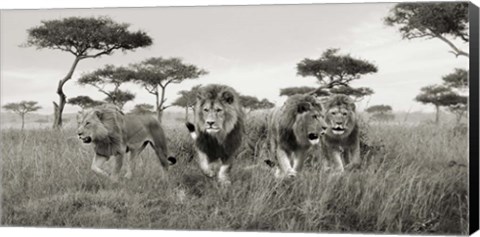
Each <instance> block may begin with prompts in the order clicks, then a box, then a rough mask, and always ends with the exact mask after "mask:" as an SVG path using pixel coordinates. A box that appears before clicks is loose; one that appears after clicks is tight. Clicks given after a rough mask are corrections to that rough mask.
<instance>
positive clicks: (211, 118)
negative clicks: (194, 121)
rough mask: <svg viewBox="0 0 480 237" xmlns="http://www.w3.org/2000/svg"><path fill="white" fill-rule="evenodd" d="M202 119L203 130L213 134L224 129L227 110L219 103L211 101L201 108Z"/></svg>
mask: <svg viewBox="0 0 480 237" xmlns="http://www.w3.org/2000/svg"><path fill="white" fill-rule="evenodd" d="M201 110H202V111H201V112H200V113H201V115H202V116H201V117H200V118H203V119H202V120H203V123H202V124H203V125H204V128H203V130H204V131H206V132H207V133H210V134H213V133H217V132H219V131H220V130H223V129H224V126H223V125H224V121H225V108H224V106H223V105H222V104H221V103H219V102H218V101H209V102H207V103H205V104H204V106H203V107H202V108H201Z"/></svg>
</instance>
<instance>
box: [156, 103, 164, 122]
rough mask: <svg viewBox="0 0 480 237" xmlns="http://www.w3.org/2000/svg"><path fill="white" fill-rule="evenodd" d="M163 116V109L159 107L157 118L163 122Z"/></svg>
mask: <svg viewBox="0 0 480 237" xmlns="http://www.w3.org/2000/svg"><path fill="white" fill-rule="evenodd" d="M162 116H163V110H161V109H160V107H159V109H157V120H158V121H159V122H160V123H162Z"/></svg>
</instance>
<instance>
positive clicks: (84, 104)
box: [67, 95, 103, 110]
mask: <svg viewBox="0 0 480 237" xmlns="http://www.w3.org/2000/svg"><path fill="white" fill-rule="evenodd" d="M67 103H69V104H71V105H77V106H80V108H82V110H85V109H88V108H92V107H95V106H98V105H101V104H103V102H102V101H98V100H94V99H92V98H90V97H88V96H83V95H79V96H77V97H72V98H69V99H68V102H67Z"/></svg>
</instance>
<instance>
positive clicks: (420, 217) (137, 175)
mask: <svg viewBox="0 0 480 237" xmlns="http://www.w3.org/2000/svg"><path fill="white" fill-rule="evenodd" d="M250 116H251V118H250V119H249V121H252V122H249V123H248V124H247V126H249V127H247V129H246V131H247V136H248V138H249V140H247V141H246V145H245V147H244V148H245V150H248V149H249V148H250V149H251V150H249V152H243V153H242V154H241V155H240V156H239V157H238V158H237V160H236V165H235V166H234V168H233V170H232V181H233V183H232V186H231V187H229V188H227V189H223V188H221V187H219V186H218V185H217V184H216V182H214V180H211V179H208V178H205V177H204V176H203V175H201V173H200V171H199V169H198V168H197V166H196V164H195V162H194V161H192V158H193V156H194V149H193V144H192V142H191V141H190V139H189V137H188V134H187V132H186V129H184V128H183V125H182V123H181V122H177V121H170V122H168V121H167V123H166V124H165V125H164V126H165V127H167V129H166V134H167V137H168V140H169V148H170V150H171V151H172V153H174V154H175V155H176V157H177V158H178V163H177V164H176V165H175V166H172V167H170V169H169V173H168V175H167V177H166V178H162V177H163V176H162V173H161V169H160V165H159V162H158V160H156V158H155V156H154V153H153V151H152V150H151V149H147V150H145V151H144V153H142V154H141V155H140V157H139V158H138V160H137V161H136V162H137V165H136V168H135V170H134V172H133V174H134V177H133V179H132V180H125V179H123V180H121V182H120V183H118V184H113V183H111V182H109V181H108V180H106V179H104V178H102V177H98V176H97V175H95V174H94V173H93V172H92V171H91V170H90V162H91V157H92V156H93V151H92V149H91V148H90V147H89V146H86V145H83V144H81V143H80V142H79V141H77V139H76V138H75V134H74V131H73V130H66V131H63V132H59V131H52V130H48V129H45V130H26V131H24V132H21V131H19V130H3V131H2V132H1V139H2V140H1V143H2V153H1V154H2V156H1V157H2V163H1V164H2V167H1V168H2V192H1V193H2V216H1V217H2V220H1V223H2V225H9V226H56V227H94V228H155V229H189V230H198V229H202V230H247V231H253V230H256V231H258V230H262V231H295V232H374V233H385V232H388V233H436V234H467V230H468V192H467V190H468V170H467V166H468V156H467V154H468V139H467V137H466V136H458V135H454V134H453V133H452V132H451V129H449V128H448V127H445V126H439V127H436V126H427V125H424V126H404V125H402V124H397V125H388V126H387V125H369V126H365V127H364V131H363V132H364V134H365V138H363V139H364V140H368V141H367V143H368V144H370V145H371V144H373V145H374V146H376V147H378V149H376V150H375V152H366V153H365V151H364V153H362V154H365V156H367V155H368V159H365V162H364V164H363V165H362V169H361V170H360V171H355V172H346V173H344V174H340V175H334V174H331V173H325V172H323V171H322V170H321V169H320V168H321V166H320V165H318V162H319V161H321V159H311V162H310V163H309V164H308V165H307V167H306V169H305V170H304V172H303V173H301V175H300V176H299V177H297V178H296V179H295V180H284V181H279V180H275V179H274V178H273V175H272V173H271V172H272V170H271V169H270V168H269V167H267V166H266V165H265V164H264V163H263V159H262V157H261V156H258V154H262V152H261V151H259V150H258V149H261V147H262V146H261V141H262V139H264V137H265V136H264V132H265V129H264V128H262V127H260V126H262V122H261V121H260V120H261V119H262V116H258V115H255V114H253V115H250ZM252 141H254V142H252ZM259 141H260V142H259ZM248 142H250V145H249V144H248ZM252 144H253V145H252ZM366 147H368V146H366Z"/></svg>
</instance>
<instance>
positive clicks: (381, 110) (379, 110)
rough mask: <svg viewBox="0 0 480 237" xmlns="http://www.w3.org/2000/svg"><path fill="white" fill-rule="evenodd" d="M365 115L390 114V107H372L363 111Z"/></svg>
mask: <svg viewBox="0 0 480 237" xmlns="http://www.w3.org/2000/svg"><path fill="white" fill-rule="evenodd" d="M365 111H366V112H367V113H389V112H392V106H390V105H372V106H370V107H368V108H367V109H366V110H365Z"/></svg>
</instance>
